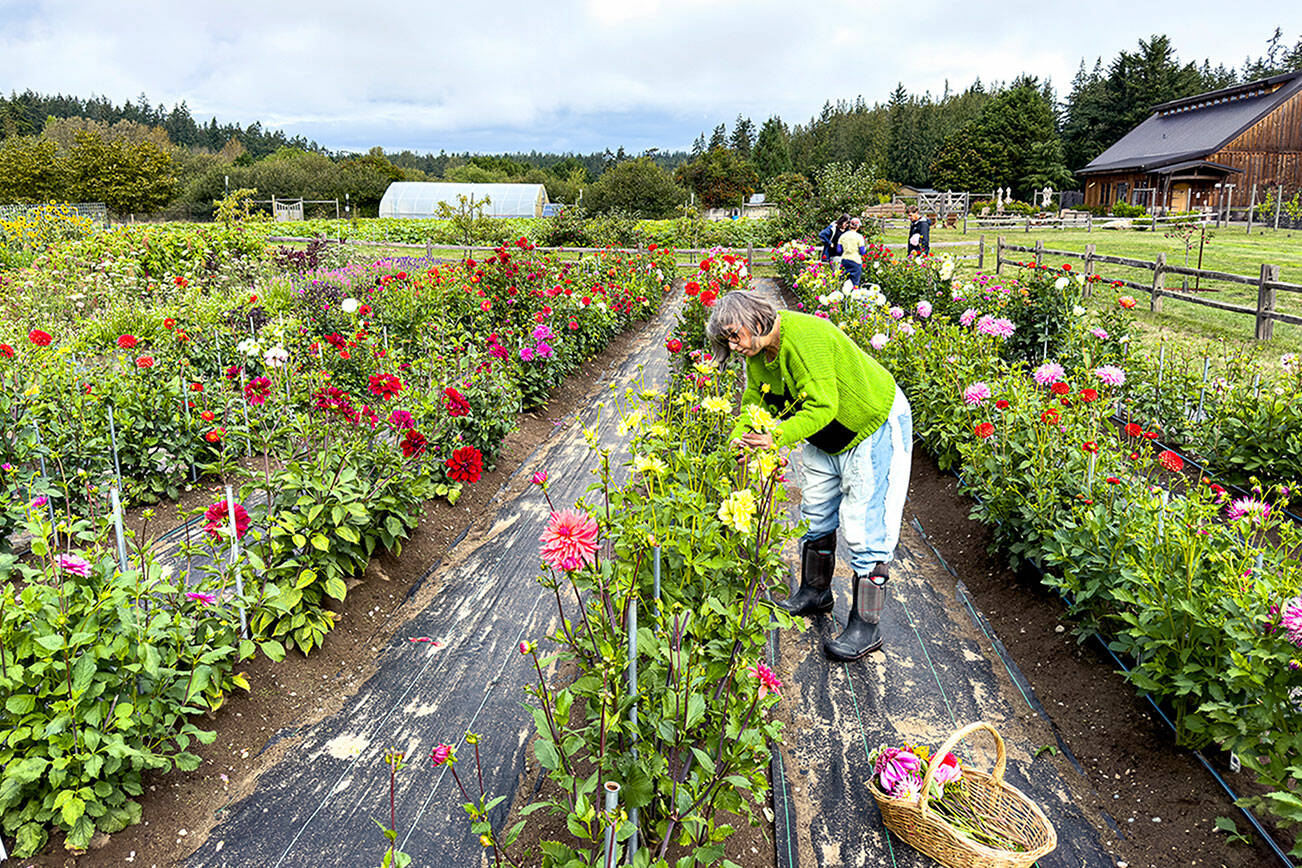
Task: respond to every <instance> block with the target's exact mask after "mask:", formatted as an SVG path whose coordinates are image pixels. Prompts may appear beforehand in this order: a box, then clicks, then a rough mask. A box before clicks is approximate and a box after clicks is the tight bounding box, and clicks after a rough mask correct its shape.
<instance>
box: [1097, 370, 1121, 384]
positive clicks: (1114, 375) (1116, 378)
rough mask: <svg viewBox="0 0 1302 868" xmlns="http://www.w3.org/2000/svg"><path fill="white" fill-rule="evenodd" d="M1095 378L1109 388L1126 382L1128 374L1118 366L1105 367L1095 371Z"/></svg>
mask: <svg viewBox="0 0 1302 868" xmlns="http://www.w3.org/2000/svg"><path fill="white" fill-rule="evenodd" d="M1094 376H1096V377H1098V378H1099V382H1100V383H1103V384H1104V385H1107V386H1120V385H1124V384H1125V382H1126V372H1125V371H1123V370H1121V369H1120V368H1118V367H1117V366H1116V365H1104V366H1103V367H1101V368H1095V369H1094Z"/></svg>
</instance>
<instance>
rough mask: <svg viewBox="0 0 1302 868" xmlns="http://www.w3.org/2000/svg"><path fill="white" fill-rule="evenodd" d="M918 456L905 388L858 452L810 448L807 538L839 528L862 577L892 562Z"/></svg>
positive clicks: (804, 497) (804, 509)
mask: <svg viewBox="0 0 1302 868" xmlns="http://www.w3.org/2000/svg"><path fill="white" fill-rule="evenodd" d="M912 451H913V412H912V411H911V410H910V409H909V402H908V399H906V398H905V397H904V393H903V392H901V391H900V388H899V386H896V387H895V400H894V401H893V402H892V403H891V411H890V414H889V415H888V416H887V417H886V421H885V422H883V423H882V426H881V427H880V428H878V429H877V430H876V431H874V432H873V433H872V434H871V435H870V436H868V437H866V438H864V440H863V441H862V442H861V443H859V445H857V446H855V447H854V448H853V449H851V450H849V451H847V452H842V453H841V454H840V455H829V454H828V453H826V452H824V451H823V450H822V449H819V448H818V447H817V446H812V445H810V444H809V443H806V444H805V449H804V452H803V453H802V456H801V458H802V461H803V463H804V473H805V484H804V488H803V489H802V490H801V493H800V498H801V500H800V517H801V518H802V519H803V520H805V521H808V522H809V530H808V531H807V532H806V533H805V539H807V540H808V539H817V538H818V537H821V536H825V535H826V534H829V533H831V532H832V531H834V530H837V529H838V528H839V529H840V531H841V535H842V536H843V537H844V538H845V542H846V545H847V546H848V547H849V549H850V566H851V567H852V568H853V569H854V571H855V573H856V574H858V575H867V574H868V573H869V572H870V571H871V570H872V568H873V566H874V565H876V564H877V563H890V560H891V558H892V557H893V556H894V554H895V545H896V544H897V543H898V542H899V541H900V521H901V520H902V519H903V517H904V498H905V496H906V495H907V494H908V492H909V470H910V461H911V458H912V455H911V453H912Z"/></svg>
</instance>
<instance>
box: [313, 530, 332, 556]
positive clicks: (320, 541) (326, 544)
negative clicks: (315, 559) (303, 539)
mask: <svg viewBox="0 0 1302 868" xmlns="http://www.w3.org/2000/svg"><path fill="white" fill-rule="evenodd" d="M312 547H313V548H315V549H318V550H320V551H323V552H328V551H330V540H328V539H326V538H325V537H323V536H322V535H321V534H319V533H318V534H313V535H312Z"/></svg>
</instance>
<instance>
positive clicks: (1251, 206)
mask: <svg viewBox="0 0 1302 868" xmlns="http://www.w3.org/2000/svg"><path fill="white" fill-rule="evenodd" d="M1256 210H1257V185H1256V184H1253V185H1252V198H1251V199H1249V200H1248V234H1249V235H1251V234H1252V215H1253V213H1254V212H1255V211H1256Z"/></svg>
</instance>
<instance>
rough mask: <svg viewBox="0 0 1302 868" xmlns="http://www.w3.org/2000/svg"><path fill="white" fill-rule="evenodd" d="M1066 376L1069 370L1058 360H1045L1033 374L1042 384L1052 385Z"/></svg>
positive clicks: (1036, 380)
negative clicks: (1064, 368)
mask: <svg viewBox="0 0 1302 868" xmlns="http://www.w3.org/2000/svg"><path fill="white" fill-rule="evenodd" d="M1065 376H1067V372H1066V371H1065V370H1063V367H1062V365H1060V364H1058V363H1057V362H1045V363H1044V364H1043V365H1040V367H1038V368H1036V369H1035V373H1033V374H1031V377H1032V378H1033V379H1034V380H1035V382H1036V383H1037V384H1039V385H1041V386H1052V385H1053V384H1054V383H1057V382H1059V381H1061V380H1062V378H1063V377H1065Z"/></svg>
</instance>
